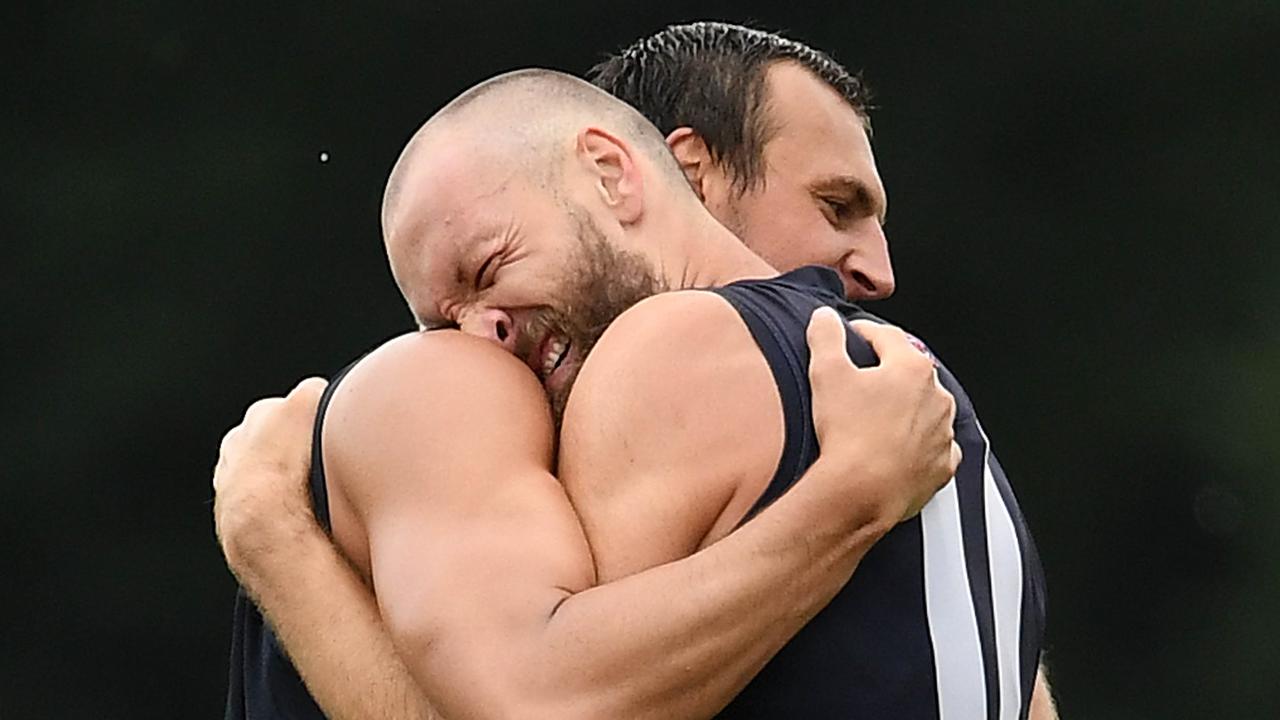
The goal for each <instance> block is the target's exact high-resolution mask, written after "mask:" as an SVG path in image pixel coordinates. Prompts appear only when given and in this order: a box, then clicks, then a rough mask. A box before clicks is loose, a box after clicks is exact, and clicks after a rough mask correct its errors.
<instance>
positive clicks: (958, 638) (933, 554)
mask: <svg viewBox="0 0 1280 720" xmlns="http://www.w3.org/2000/svg"><path fill="white" fill-rule="evenodd" d="M920 530H921V534H922V535H923V536H924V599H925V613H926V615H927V616H928V619H929V637H930V639H931V640H932V642H933V662H934V673H935V675H936V677H937V686H938V717H939V720H983V719H985V718H986V717H987V685H986V680H985V678H984V674H983V662H982V647H981V644H980V641H979V640H978V616H977V614H976V613H975V612H974V610H973V595H972V594H971V593H970V592H969V573H968V572H967V571H966V569H965V568H966V566H965V561H964V537H963V536H962V535H961V532H960V499H959V494H958V493H957V491H956V481H955V478H952V479H951V482H949V483H947V484H946V486H944V487H943V488H942V489H941V490H939V491H938V494H936V495H934V496H933V499H932V500H930V501H929V502H928V503H927V504H926V505H925V506H924V510H922V511H921V512H920Z"/></svg>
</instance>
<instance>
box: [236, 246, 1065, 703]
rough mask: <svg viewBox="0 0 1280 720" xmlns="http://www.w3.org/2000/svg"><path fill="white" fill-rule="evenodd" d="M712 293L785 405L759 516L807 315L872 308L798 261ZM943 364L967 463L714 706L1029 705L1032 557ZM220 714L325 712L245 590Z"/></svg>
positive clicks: (858, 354)
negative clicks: (741, 685) (743, 329)
mask: <svg viewBox="0 0 1280 720" xmlns="http://www.w3.org/2000/svg"><path fill="white" fill-rule="evenodd" d="M715 292H717V293H719V294H720V295H721V296H723V297H724V298H725V299H727V300H728V301H729V302H730V303H731V304H732V305H733V306H734V308H735V309H737V311H738V313H739V314H740V315H741V316H742V318H743V320H744V322H745V323H746V324H747V327H748V328H749V329H750V331H751V334H752V336H753V337H754V338H755V341H756V343H757V344H758V345H759V347H760V349H761V351H762V352H763V353H764V356H765V358H766V360H767V361H768V363H769V367H770V369H771V370H772V372H773V376H774V380H775V382H776V384H777V387H778V392H779V394H780V395H781V398H782V404H783V409H784V421H785V423H786V442H785V445H784V449H783V455H782V458H781V460H780V461H779V465H778V468H777V471H776V473H775V475H774V477H773V478H772V480H771V482H770V483H769V485H768V487H767V488H766V490H765V491H764V493H763V495H762V496H761V497H760V499H759V500H758V501H757V503H756V505H755V507H754V508H753V509H752V511H751V514H754V513H755V512H758V511H759V510H761V509H763V508H764V507H765V506H766V505H768V504H769V503H770V502H772V501H773V500H775V499H777V497H779V496H780V495H781V494H782V493H784V492H786V491H787V489H788V488H790V487H791V485H792V484H793V483H794V482H795V481H796V480H797V479H798V478H799V477H800V476H801V475H802V474H803V473H804V471H805V469H806V468H808V467H809V465H811V464H812V463H813V461H814V459H816V457H817V455H818V443H817V435H816V434H815V432H814V429H813V421H812V417H811V414H810V409H809V408H810V390H809V376H808V362H809V353H808V345H807V343H806V341H805V328H806V327H807V324H808V321H809V315H810V314H811V313H812V311H813V310H814V309H815V308H817V307H818V306H820V305H831V306H833V307H835V308H836V309H837V310H839V311H840V312H841V313H842V314H843V315H844V316H845V317H846V318H850V319H852V318H855V317H865V318H868V319H873V320H875V319H876V318H874V317H873V316H871V315H869V314H867V313H864V312H862V311H861V310H860V309H858V308H857V307H856V306H853V305H850V304H848V303H846V302H844V299H843V296H842V293H843V289H842V287H841V284H840V281H839V278H838V277H837V276H836V274H835V273H834V272H832V271H831V270H828V269H826V268H817V267H812V268H802V269H800V270H796V271H794V272H791V273H788V274H786V275H783V276H781V277H778V278H775V279H771V280H761V281H745V282H740V283H734V284H733V285H729V286H727V287H724V288H720V289H717V290H715ZM849 352H850V356H851V357H852V358H853V359H854V361H855V362H856V363H857V364H859V365H864V366H865V365H872V364H875V362H876V358H875V354H874V352H872V350H871V348H870V346H869V345H867V343H866V342H865V341H863V340H861V338H859V337H857V336H856V335H852V334H851V335H850V339H849ZM348 369H350V368H348ZM345 373H346V371H345V370H344V371H343V372H342V373H340V374H339V375H337V376H335V377H334V379H333V381H332V382H330V384H329V387H328V388H327V389H326V391H325V394H324V396H323V397H322V398H321V402H320V410H319V415H318V417H317V420H316V428H315V436H314V440H313V443H312V463H311V478H310V487H311V499H312V503H313V507H314V510H315V513H316V517H317V519H318V520H319V521H320V523H321V525H322V526H323V527H325V529H326V530H327V529H328V528H329V506H328V492H327V489H326V487H325V479H324V466H323V462H322V458H321V454H320V433H321V429H322V427H323V421H324V413H325V409H326V408H327V406H328V403H329V399H330V397H331V396H332V393H333V391H334V390H335V389H336V388H337V386H338V383H339V382H340V381H341V379H342V377H343V375H345ZM939 373H940V376H941V378H942V381H943V384H944V385H946V387H947V389H948V390H950V391H951V392H952V393H953V394H954V395H955V396H956V402H957V406H958V407H957V414H956V435H957V439H958V441H959V442H960V444H961V446H962V447H963V449H964V461H963V463H962V464H961V466H960V469H959V471H958V472H957V474H956V479H955V481H954V482H953V483H951V484H949V485H948V486H947V487H946V488H944V489H943V490H942V491H941V492H939V493H938V495H937V496H935V498H934V499H933V500H932V501H930V502H929V504H928V505H927V506H926V507H925V509H924V511H923V512H922V513H921V515H920V517H918V518H916V519H913V520H911V521H909V522H907V523H903V524H902V525H899V526H898V527H897V528H895V529H894V530H893V531H891V532H890V533H888V534H887V535H886V536H885V537H884V538H882V539H881V540H880V541H879V542H878V543H877V544H876V545H875V546H874V547H873V548H872V549H871V551H870V552H868V553H867V555H866V556H865V557H864V558H863V561H862V563H861V564H860V565H859V566H858V570H857V572H856V573H855V574H854V577H853V579H852V580H851V581H850V582H849V584H848V585H847V586H846V587H845V588H844V590H842V591H841V592H840V593H839V594H838V595H837V596H836V597H835V599H833V600H832V602H831V604H830V605H828V606H827V608H826V609H825V610H823V611H822V612H821V613H819V614H818V616H817V617H815V618H814V619H813V621H811V622H810V623H809V625H808V626H806V627H805V628H804V629H803V630H801V632H800V633H799V634H798V635H797V636H796V637H795V638H794V639H793V640H792V641H791V642H790V643H789V644H788V645H787V646H786V647H785V648H783V650H782V651H781V652H780V653H778V655H777V656H775V657H774V659H773V660H772V661H771V662H770V663H769V664H768V665H767V666H766V667H765V668H764V670H763V671H762V672H761V673H760V675H758V676H757V677H756V679H755V680H753V681H752V682H751V683H750V684H749V685H748V686H747V687H746V689H744V690H743V692H742V693H741V694H740V695H739V696H738V698H737V699H735V700H734V701H733V702H732V703H730V705H729V706H728V707H727V708H726V709H725V710H724V711H723V712H722V713H720V715H719V716H718V717H720V718H725V719H730V720H732V719H737V718H793V717H794V718H812V719H821V718H841V719H844V718H905V719H916V718H939V719H945V720H956V719H959V720H969V719H971V718H972V719H981V718H989V719H991V720H1009V719H1012V718H1024V717H1026V711H1025V707H1026V704H1027V701H1028V698H1029V697H1030V693H1031V688H1032V682H1033V680H1034V677H1035V670H1036V665H1037V662H1038V660H1039V651H1040V646H1041V639H1042V634H1043V624H1044V591H1043V579H1042V574H1041V569H1040V563H1039V559H1038V558H1037V556H1036V552H1035V548H1034V546H1033V545H1032V542H1031V538H1030V535H1029V533H1028V532H1027V529H1026V525H1025V522H1024V521H1023V518H1022V514H1021V512H1020V511H1019V509H1018V506H1017V503H1016V501H1015V500H1014V498H1013V493H1012V491H1011V490H1010V488H1009V484H1008V482H1007V480H1006V479H1005V476H1004V472H1003V471H1002V470H1001V469H1000V466H999V464H998V463H997V462H996V460H995V457H994V456H993V455H992V454H991V452H990V449H989V447H988V444H987V441H986V437H985V435H983V433H982V430H981V428H980V427H979V426H978V423H977V418H976V417H975V416H974V414H973V408H972V405H971V404H970V403H969V400H968V398H967V396H965V394H964V391H963V390H962V389H961V388H960V385H959V383H957V382H956V380H955V378H954V377H952V376H951V374H950V373H949V372H947V371H946V370H945V369H944V368H940V369H939ZM226 718H227V720H265V719H267V718H272V719H276V718H280V719H287V720H312V719H319V718H324V714H323V713H322V712H321V711H320V709H319V707H318V706H317V705H316V704H315V701H314V700H313V699H312V698H311V696H310V694H309V693H308V692H307V689H306V687H305V686H304V685H303V683H302V681H301V680H300V679H299V677H298V674H297V671H296V670H295V669H294V667H293V665H292V663H290V661H289V659H288V657H287V656H286V655H285V653H284V650H283V648H282V647H281V646H280V644H279V642H278V641H277V639H276V637H275V634H274V633H273V632H272V630H271V627H270V625H269V624H268V623H267V622H265V620H264V619H263V617H262V615H261V613H260V612H259V611H258V608H257V607H256V606H255V605H254V604H253V602H252V601H251V600H250V599H249V598H248V597H247V596H246V595H245V594H244V592H243V590H242V591H240V592H239V594H238V595H237V597H236V605H235V618H234V628H233V636H232V653H231V681H230V689H229V693H228V699H227V711H226Z"/></svg>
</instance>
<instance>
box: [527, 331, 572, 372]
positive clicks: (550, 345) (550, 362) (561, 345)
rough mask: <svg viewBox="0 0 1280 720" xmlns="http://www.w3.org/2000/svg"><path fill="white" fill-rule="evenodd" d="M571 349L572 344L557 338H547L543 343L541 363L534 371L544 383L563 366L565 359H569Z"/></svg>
mask: <svg viewBox="0 0 1280 720" xmlns="http://www.w3.org/2000/svg"><path fill="white" fill-rule="evenodd" d="M571 347H572V343H570V342H569V341H568V340H565V339H563V338H559V337H548V338H547V339H546V340H544V341H543V343H542V363H541V366H540V367H537V368H536V369H537V370H538V372H539V374H540V375H541V377H542V379H543V380H544V381H545V380H546V379H547V378H549V377H551V374H552V373H554V372H555V371H556V370H558V369H560V366H561V365H563V364H564V361H565V358H567V357H569V349H570V348H571Z"/></svg>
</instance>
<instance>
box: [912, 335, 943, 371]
mask: <svg viewBox="0 0 1280 720" xmlns="http://www.w3.org/2000/svg"><path fill="white" fill-rule="evenodd" d="M906 335H907V342H909V343H911V346H912V347H914V348H915V349H917V350H919V351H920V352H921V353H923V354H924V356H925V357H927V358H929V359H930V360H932V361H933V362H934V364H937V362H938V358H936V357H934V356H933V353H931V352H929V346H928V345H925V344H924V341H923V340H921V339H920V338H918V337H916V336H915V335H912V334H911V333H907V334H906Z"/></svg>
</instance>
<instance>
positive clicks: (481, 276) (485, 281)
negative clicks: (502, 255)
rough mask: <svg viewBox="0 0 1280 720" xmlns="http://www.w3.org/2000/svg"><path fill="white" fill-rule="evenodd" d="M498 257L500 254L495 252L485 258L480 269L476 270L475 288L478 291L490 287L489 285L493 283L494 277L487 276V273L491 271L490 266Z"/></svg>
mask: <svg viewBox="0 0 1280 720" xmlns="http://www.w3.org/2000/svg"><path fill="white" fill-rule="evenodd" d="M497 257H498V256H497V255H496V254H495V255H490V256H489V257H487V258H485V261H484V262H483V263H481V265H480V269H479V270H477V271H476V280H475V288H476V291H477V292H479V291H481V290H484V289H485V288H487V287H489V285H491V284H493V278H492V277H490V278H485V273H487V272H488V271H489V268H490V267H491V266H492V265H493V261H494V260H496V259H497Z"/></svg>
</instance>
